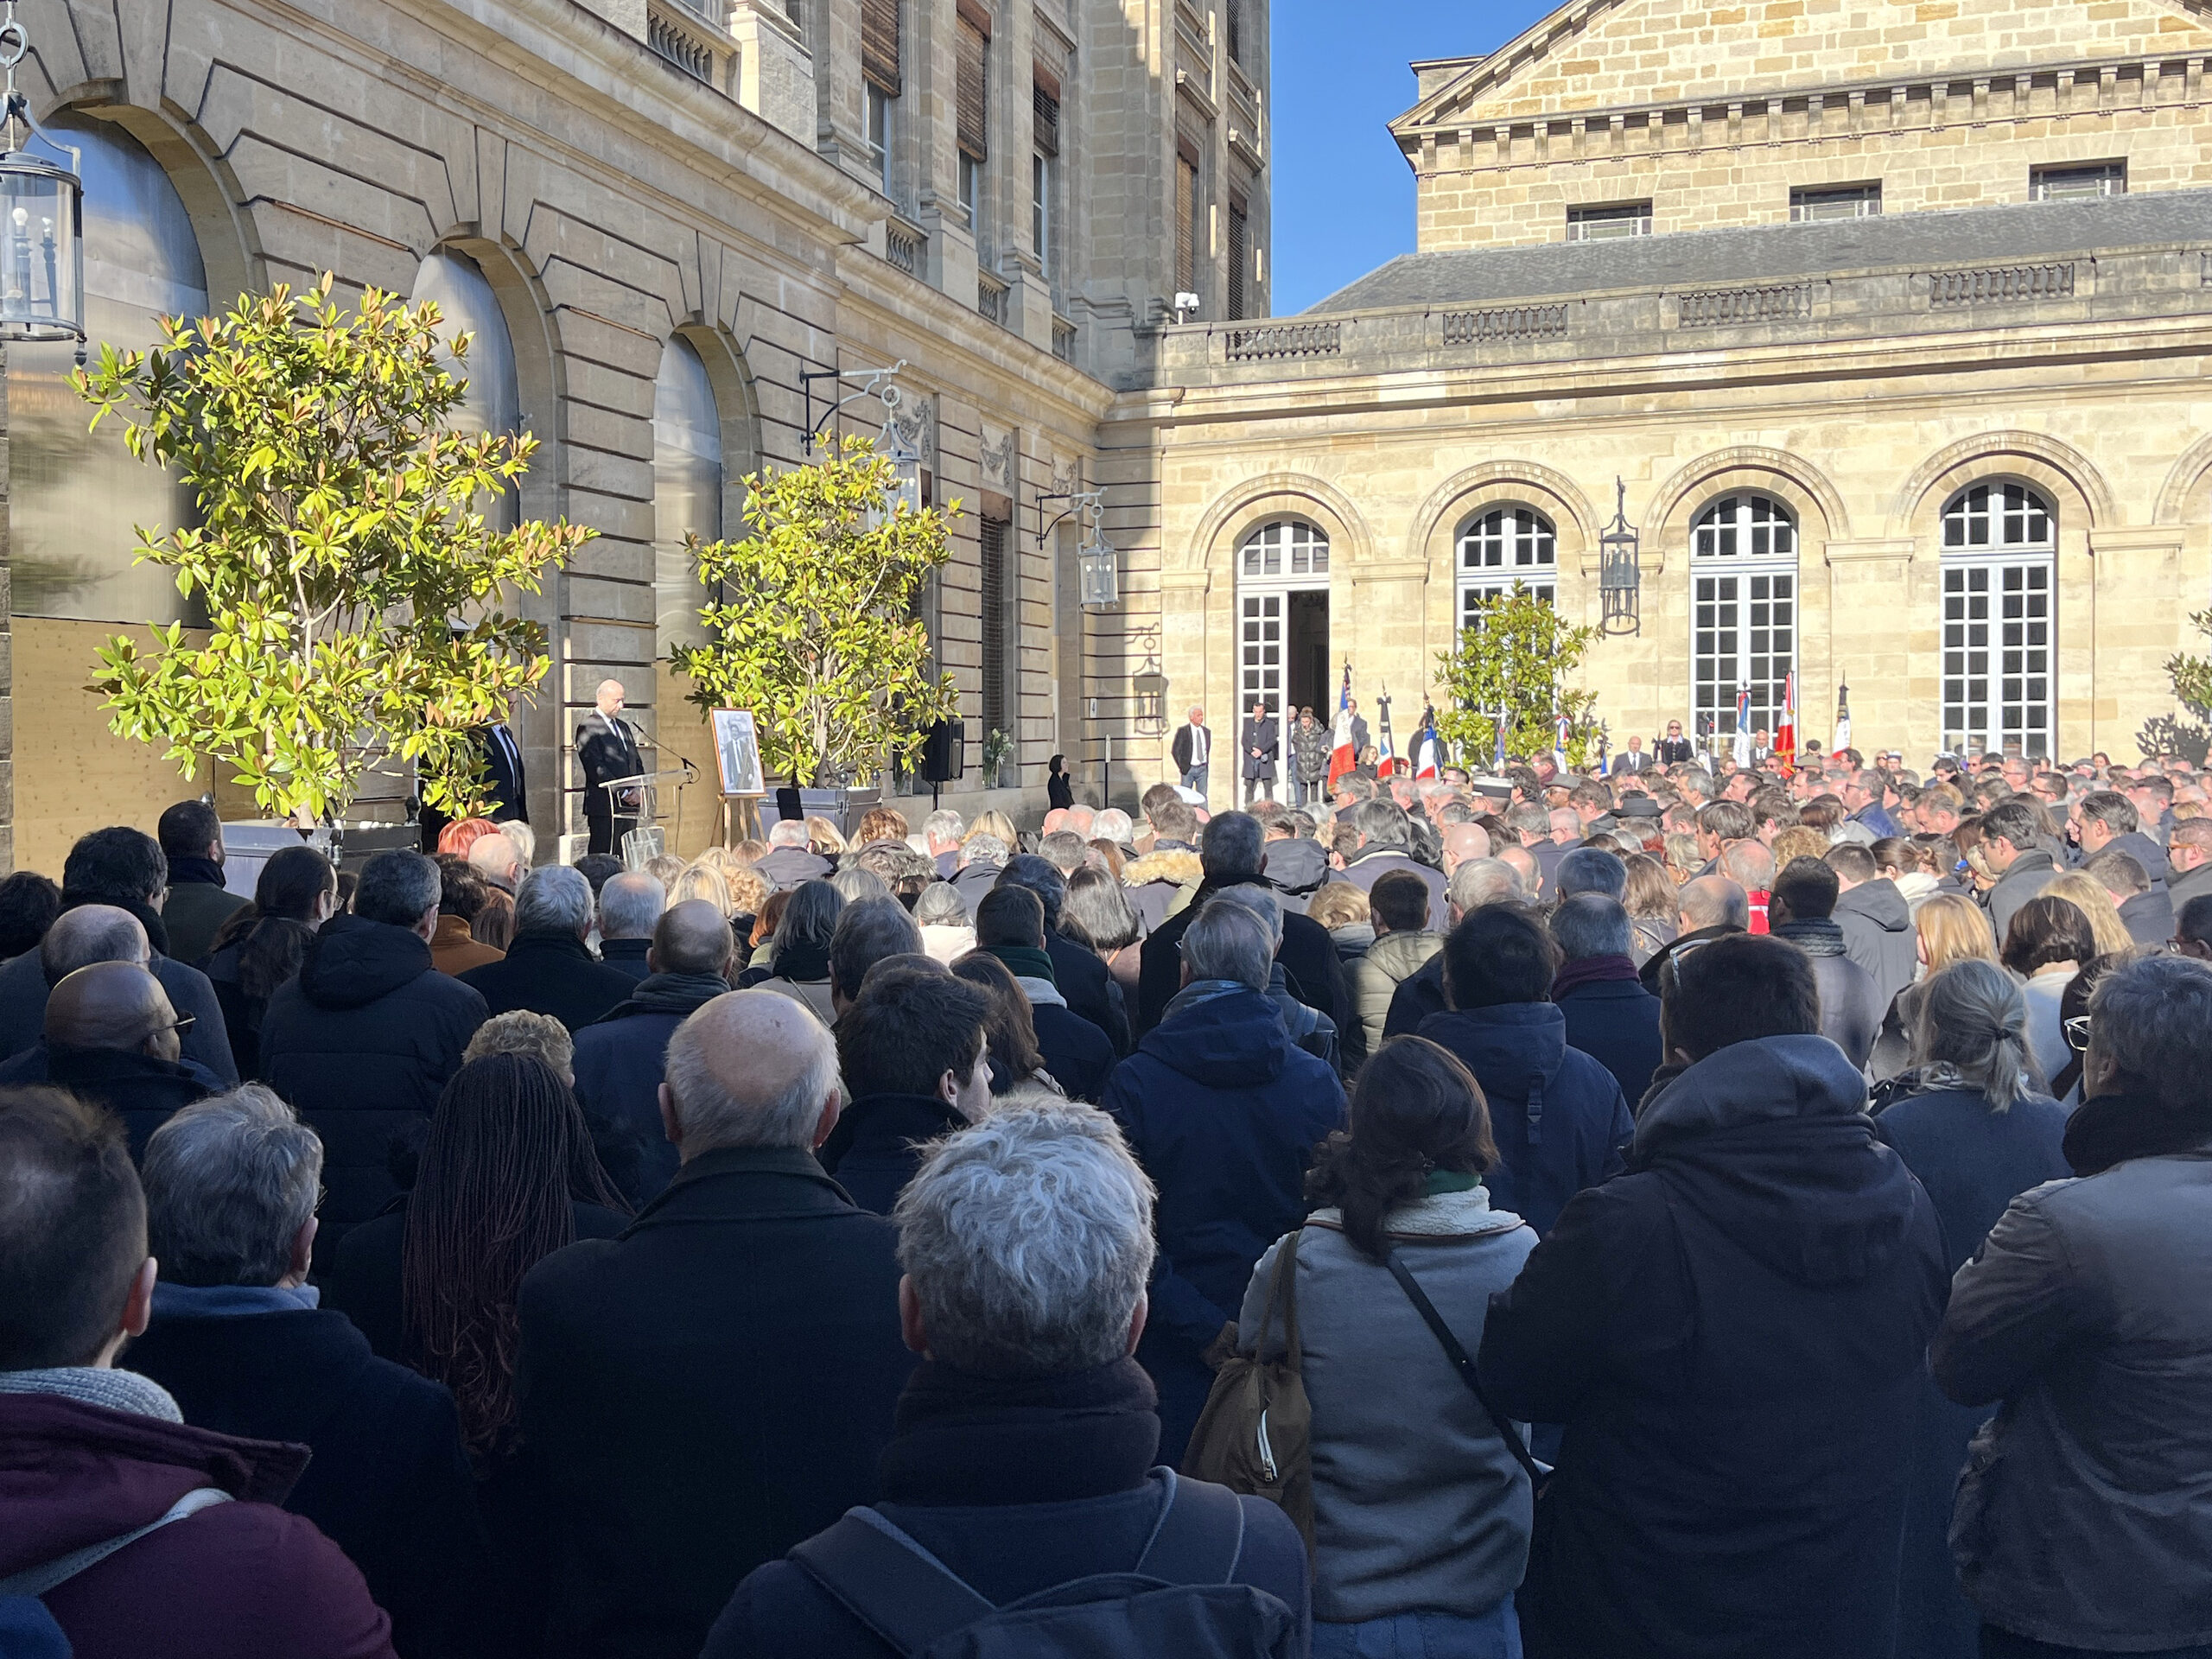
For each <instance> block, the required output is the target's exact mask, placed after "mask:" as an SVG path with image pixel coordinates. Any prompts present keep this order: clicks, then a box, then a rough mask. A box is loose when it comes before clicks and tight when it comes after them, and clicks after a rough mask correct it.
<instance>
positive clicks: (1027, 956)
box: [976, 881, 1119, 1101]
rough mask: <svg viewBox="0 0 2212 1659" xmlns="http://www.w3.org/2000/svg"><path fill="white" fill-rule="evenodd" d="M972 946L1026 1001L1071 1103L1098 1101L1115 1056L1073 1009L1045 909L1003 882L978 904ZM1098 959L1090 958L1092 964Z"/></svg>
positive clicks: (1049, 1067) (1040, 1044) (1050, 1066)
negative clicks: (1051, 947) (1050, 945)
mask: <svg viewBox="0 0 2212 1659" xmlns="http://www.w3.org/2000/svg"><path fill="white" fill-rule="evenodd" d="M976 949H977V950H981V951H983V952H985V953H986V954H988V955H989V956H992V957H996V958H997V959H998V960H999V962H1001V963H1003V964H1004V965H1005V967H1006V969H1007V972H1008V973H1010V974H1012V975H1013V976H1014V983H1015V984H1017V985H1019V986H1020V988H1021V994H1022V995H1024V996H1026V997H1027V998H1028V999H1029V1019H1030V1023H1031V1024H1032V1025H1033V1026H1034V1027H1036V1031H1037V1048H1038V1052H1039V1053H1040V1054H1042V1055H1043V1056H1044V1058H1045V1069H1046V1071H1049V1072H1051V1073H1052V1080H1053V1081H1054V1082H1055V1083H1057V1084H1059V1085H1060V1087H1061V1088H1062V1089H1064V1090H1066V1091H1067V1096H1068V1098H1069V1099H1071V1100H1088V1101H1096V1099H1097V1098H1098V1091H1099V1090H1101V1089H1103V1088H1104V1087H1105V1086H1106V1074H1107V1073H1108V1072H1109V1071H1112V1070H1113V1069H1114V1062H1115V1060H1116V1058H1119V1057H1118V1056H1117V1055H1116V1053H1115V1052H1114V1045H1113V1044H1112V1043H1111V1042H1110V1041H1109V1040H1108V1039H1107V1036H1106V1033H1104V1032H1103V1031H1101V1030H1100V1029H1099V1028H1098V1027H1096V1026H1095V1025H1093V1024H1092V1023H1091V1022H1090V1020H1086V1019H1084V1017H1083V1016H1082V1015H1081V1014H1077V1012H1076V1011H1075V1010H1074V1009H1073V1008H1071V1007H1069V1006H1068V1001H1067V999H1066V997H1065V996H1064V995H1062V994H1061V992H1060V988H1059V979H1058V974H1057V972H1056V971H1055V969H1056V968H1057V965H1058V964H1057V963H1056V962H1055V960H1054V958H1053V957H1052V954H1051V952H1049V951H1048V950H1046V946H1045V906H1044V905H1043V904H1042V903H1041V902H1039V899H1038V897H1037V895H1036V894H1035V893H1033V892H1032V891H1030V890H1029V889H1028V888H1027V887H1021V886H1020V885H1018V884H1016V883H1014V882H1010V881H1001V883H1000V884H999V885H998V886H997V887H994V888H993V889H992V890H991V891H990V892H988V893H985V894H984V895H983V901H982V903H981V904H979V905H977V906H976ZM1095 959H1096V958H1094V960H1095Z"/></svg>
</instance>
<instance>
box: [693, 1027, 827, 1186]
mask: <svg viewBox="0 0 2212 1659" xmlns="http://www.w3.org/2000/svg"><path fill="white" fill-rule="evenodd" d="M776 995H778V994H777V993H776V992H774V991H762V990H747V991H727V992H724V993H723V996H776ZM722 1000H723V997H722V996H718V997H716V998H715V999H714V1001H711V1002H708V1003H705V1004H703V1005H702V1007H700V1008H699V1009H697V1010H696V1012H694V1013H693V1014H691V1015H690V1018H689V1019H687V1020H684V1022H683V1024H682V1025H680V1026H678V1027H677V1028H676V1033H675V1034H674V1035H673V1036H671V1038H670V1039H668V1057H667V1060H666V1063H665V1065H664V1067H663V1070H662V1073H661V1075H662V1078H663V1080H664V1082H666V1084H668V1092H669V1095H670V1096H671V1099H672V1100H673V1101H674V1102H675V1105H676V1121H677V1122H678V1123H680V1124H682V1125H683V1147H684V1153H685V1155H686V1156H687V1157H696V1155H697V1154H700V1153H702V1152H713V1151H717V1150H719V1149H721V1148H722V1147H812V1146H813V1145H814V1130H815V1126H816V1125H817V1123H819V1122H821V1121H822V1107H823V1102H825V1101H827V1100H828V1099H829V1095H830V1092H831V1091H832V1090H835V1089H836V1088H837V1087H838V1086H839V1084H838V1074H837V1044H836V1039H834V1038H833V1037H831V1036H830V1034H829V1027H826V1026H824V1025H822V1024H821V1023H820V1022H819V1021H817V1020H810V1019H809V1020H798V1021H796V1022H794V1023H793V1025H792V1027H791V1029H792V1030H793V1031H794V1032H795V1033H797V1036H796V1039H795V1040H797V1041H798V1042H800V1043H804V1044H806V1045H807V1046H810V1048H811V1049H812V1050H813V1052H812V1053H811V1054H810V1055H809V1056H808V1057H807V1059H806V1064H805V1065H802V1066H801V1067H800V1068H799V1069H798V1072H797V1073H796V1074H795V1075H794V1076H793V1077H792V1078H791V1082H790V1084H788V1085H786V1086H785V1089H784V1090H783V1091H782V1092H781V1093H780V1094H778V1095H776V1096H773V1097H772V1098H771V1099H767V1100H759V1101H748V1100H740V1099H739V1098H738V1097H737V1096H734V1095H733V1094H731V1093H730V1092H729V1090H728V1089H726V1088H724V1087H723V1086H722V1084H721V1079H720V1078H719V1077H717V1076H716V1075H715V1067H714V1064H713V1062H712V1061H711V1060H710V1059H709V1057H708V1054H707V1039H706V1026H705V1024H704V1022H703V1021H702V1019H701V1015H702V1014H705V1013H706V1011H707V1010H708V1009H709V1008H712V1007H714V1006H715V1003H717V1002H720V1001H722ZM779 1000H785V999H780V998H779Z"/></svg>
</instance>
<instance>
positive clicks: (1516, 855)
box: [1497, 847, 1543, 893]
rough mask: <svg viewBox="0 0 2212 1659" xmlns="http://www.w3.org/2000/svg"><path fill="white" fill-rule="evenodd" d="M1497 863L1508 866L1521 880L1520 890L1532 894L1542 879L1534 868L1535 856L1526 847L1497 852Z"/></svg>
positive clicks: (1506, 848)
mask: <svg viewBox="0 0 2212 1659" xmlns="http://www.w3.org/2000/svg"><path fill="white" fill-rule="evenodd" d="M1497 861H1498V862H1499V863H1501V864H1505V865H1510V867H1511V868H1512V870H1513V873H1514V874H1516V875H1517V876H1519V877H1520V878H1521V890H1522V892H1523V893H1534V892H1535V890H1536V884H1537V883H1538V882H1539V881H1541V880H1542V879H1543V877H1542V875H1541V873H1540V872H1539V871H1538V870H1537V868H1536V855H1535V854H1534V853H1532V852H1530V851H1529V849H1527V848H1526V847H1505V848H1501V849H1499V850H1498V855H1497Z"/></svg>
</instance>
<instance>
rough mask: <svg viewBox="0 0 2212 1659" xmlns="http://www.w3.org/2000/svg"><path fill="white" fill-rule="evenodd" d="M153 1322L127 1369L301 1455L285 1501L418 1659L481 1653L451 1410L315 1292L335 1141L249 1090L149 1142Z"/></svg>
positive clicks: (466, 1483) (200, 1414)
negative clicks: (155, 1267) (319, 1213)
mask: <svg viewBox="0 0 2212 1659" xmlns="http://www.w3.org/2000/svg"><path fill="white" fill-rule="evenodd" d="M143 1161H144V1166H143V1179H144V1184H145V1188H146V1231H147V1243H148V1247H149V1250H150V1252H151V1253H152V1255H153V1256H154V1258H155V1260H156V1262H159V1263H160V1264H161V1266H160V1272H161V1278H160V1280H159V1281H158V1282H156V1285H155V1286H154V1308H153V1322H152V1323H151V1324H150V1325H149V1326H148V1327H147V1330H146V1333H145V1335H143V1337H141V1338H138V1339H137V1341H136V1342H134V1343H132V1344H130V1369H131V1370H134V1371H137V1372H138V1373H140V1374H141V1375H142V1376H150V1377H151V1378H153V1379H154V1381H155V1382H156V1383H160V1384H161V1385H162V1387H163V1388H165V1389H168V1391H169V1393H170V1394H171V1395H175V1399H176V1402H177V1404H178V1405H179V1406H180V1407H181V1408H182V1409H183V1412H184V1416H185V1421H187V1422H188V1423H190V1424H192V1425H193V1426H194V1427H195V1428H205V1429H213V1430H214V1431H215V1432H217V1433H222V1434H236V1435H240V1436H243V1437H244V1438H245V1439H247V1440H277V1441H283V1442H286V1443H288V1444H298V1445H303V1446H307V1447H308V1450H309V1451H311V1452H313V1453H314V1454H315V1456H314V1459H313V1460H312V1461H311V1462H309V1463H308V1466H307V1472H306V1473H305V1474H303V1475H302V1476H301V1477H300V1479H299V1482H298V1484H296V1485H295V1486H294V1487H293V1488H292V1490H291V1491H290V1493H289V1495H288V1496H287V1497H285V1499H284V1507H285V1508H286V1509H288V1510H290V1511H291V1512H292V1513H293V1514H295V1515H301V1516H306V1517H307V1518H308V1520H310V1521H312V1522H315V1525H316V1526H317V1527H319V1528H321V1529H322V1531H323V1533H324V1534H325V1535H327V1537H328V1538H329V1539H330V1541H332V1542H333V1543H334V1544H336V1545H337V1546H338V1547H339V1548H340V1549H342V1550H344V1551H345V1552H346V1555H347V1556H348V1557H350V1558H351V1559H352V1560H353V1565H354V1566H356V1567H359V1568H360V1569H361V1576H362V1577H363V1578H364V1579H365V1580H367V1581H368V1586H369V1590H370V1592H371V1593H372V1595H373V1596H375V1598H376V1600H377V1605H378V1606H380V1607H382V1608H384V1609H385V1611H387V1612H389V1613H390V1614H391V1628H392V1641H393V1643H394V1645H395V1646H396V1647H397V1649H399V1650H400V1651H401V1652H403V1653H407V1654H410V1655H412V1654H434V1655H435V1654H461V1653H466V1652H471V1651H474V1650H475V1649H476V1648H477V1647H478V1645H479V1644H480V1643H481V1642H482V1641H484V1640H485V1639H486V1637H489V1636H490V1635H491V1631H490V1630H489V1629H488V1628H487V1626H488V1621H487V1620H486V1619H485V1618H484V1615H483V1611H482V1608H483V1604H484V1597H483V1594H482V1589H481V1574H482V1573H483V1571H484V1567H483V1565H482V1556H483V1541H482V1537H481V1535H480V1529H479V1526H478V1522H477V1518H476V1482H475V1478H474V1475H473V1474H472V1473H471V1472H470V1470H469V1465H468V1458H467V1453H466V1452H464V1451H463V1450H462V1449H461V1423H460V1420H459V1418H458V1417H457V1416H456V1415H455V1414H454V1403H453V1396H452V1395H449V1394H448V1393H447V1392H446V1390H445V1389H443V1388H442V1387H441V1386H440V1385H439V1384H437V1383H431V1382H428V1381H426V1380H425V1379H423V1377H420V1376H416V1374H415V1373H414V1372H413V1371H410V1370H408V1369H407V1368H406V1367H405V1366H404V1365H397V1364H394V1363H392V1362H391V1361H390V1360H385V1359H378V1357H376V1356H375V1355H374V1354H372V1352H370V1351H369V1344H368V1340H367V1338H365V1337H363V1336H362V1335H361V1333H360V1332H359V1331H357V1330H355V1329H354V1328H353V1323H352V1321H351V1320H349V1319H347V1318H346V1316H345V1315H344V1314H343V1313H334V1312H332V1311H330V1310H328V1309H326V1308H323V1307H321V1306H318V1300H319V1299H318V1297H317V1294H316V1291H315V1287H314V1286H312V1285H310V1284H308V1282H307V1279H308V1261H309V1258H310V1255H311V1253H312V1250H313V1248H314V1243H315V1225H316V1224H315V1205H316V1203H317V1202H318V1200H319V1199H320V1198H321V1185H322V1142H321V1141H320V1140H318V1139H317V1138H316V1137H315V1131H314V1130H313V1129H311V1128H308V1126H307V1125H306V1124H304V1123H302V1122H300V1121H299V1118H298V1117H297V1116H296V1115H295V1114H294V1112H293V1110H292V1109H291V1108H290V1107H289V1106H287V1105H286V1104H285V1103H283V1101H281V1100H279V1099H278V1098H277V1096H276V1095H275V1094H274V1093H273V1092H271V1091H270V1090H268V1089H266V1088H264V1087H263V1086H262V1085H261V1084H246V1085H245V1087H244V1088H241V1089H234V1090H232V1091H231V1092H230V1093H229V1094H226V1095H218V1096H215V1097H214V1098H213V1099H211V1100H203V1101H201V1102H200V1103H198V1104H196V1105H192V1106H188V1107H186V1108H185V1109H183V1110H181V1111H180V1112H179V1113H177V1114H176V1116H174V1117H172V1118H171V1119H170V1120H169V1121H168V1122H167V1123H164V1124H163V1125H162V1127H161V1128H159V1129H157V1130H156V1131H155V1132H154V1135H153V1138H152V1139H151V1140H150V1141H149V1142H148V1143H147V1147H146V1154H145V1158H144V1160H143Z"/></svg>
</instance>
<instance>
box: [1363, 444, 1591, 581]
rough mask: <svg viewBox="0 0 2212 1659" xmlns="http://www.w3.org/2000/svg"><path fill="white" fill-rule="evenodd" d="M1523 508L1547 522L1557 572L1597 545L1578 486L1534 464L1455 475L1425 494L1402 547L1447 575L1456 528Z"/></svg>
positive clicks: (1491, 464)
mask: <svg viewBox="0 0 2212 1659" xmlns="http://www.w3.org/2000/svg"><path fill="white" fill-rule="evenodd" d="M1516 504H1525V505H1529V506H1531V507H1534V508H1535V509H1536V510H1537V511H1538V512H1541V513H1542V514H1543V515H1544V516H1545V517H1546V518H1549V519H1550V520H1551V521H1552V526H1553V530H1554V534H1555V535H1556V536H1557V537H1558V542H1559V562H1560V568H1561V569H1571V568H1573V566H1574V565H1575V564H1576V563H1579V562H1580V560H1581V558H1582V557H1583V556H1584V554H1585V553H1586V551H1587V550H1590V549H1591V548H1592V547H1594V546H1595V545H1596V544H1597V536H1598V517H1597V514H1596V512H1595V510H1594V509H1593V508H1592V506H1591V504H1590V499H1589V498H1588V497H1587V496H1586V495H1584V494H1583V493H1582V490H1581V488H1580V486H1578V485H1577V484H1576V483H1575V482H1574V480H1573V479H1571V478H1569V477H1567V474H1564V473H1562V472H1559V471H1556V470H1555V469H1554V468H1552V467H1546V466H1544V465H1543V464H1542V463H1541V462H1539V461H1484V462H1483V463H1482V465H1480V466H1479V467H1468V468H1466V469H1465V471H1464V472H1459V473H1454V474H1452V476H1451V477H1450V478H1447V479H1446V480H1444V482H1443V483H1441V484H1440V485H1438V486H1436V488H1434V489H1433V490H1432V491H1430V492H1429V494H1428V499H1427V500H1426V501H1423V502H1422V503H1421V508H1420V510H1419V511H1418V512H1415V513H1414V517H1413V519H1412V522H1411V523H1409V524H1408V525H1407V526H1406V545H1407V546H1408V548H1417V549H1419V550H1421V555H1422V556H1423V557H1425V558H1426V559H1427V561H1428V564H1429V568H1430V569H1432V570H1447V571H1448V570H1450V569H1452V560H1453V558H1454V556H1455V550H1456V549H1457V546H1458V543H1459V531H1460V528H1461V526H1462V525H1463V524H1465V522H1466V520H1467V519H1468V518H1470V517H1471V515H1473V514H1474V513H1476V512H1480V511H1484V510H1487V509H1488V508H1491V507H1495V506H1506V505H1516Z"/></svg>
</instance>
